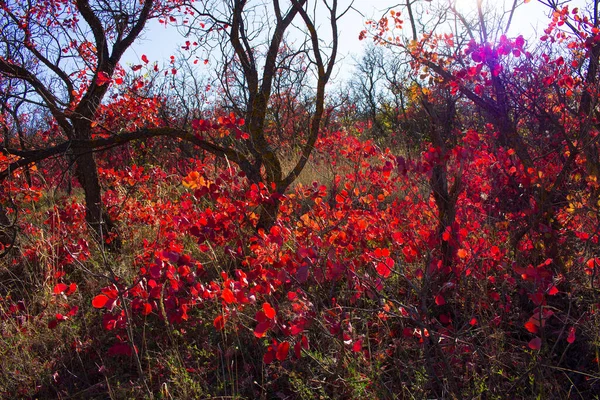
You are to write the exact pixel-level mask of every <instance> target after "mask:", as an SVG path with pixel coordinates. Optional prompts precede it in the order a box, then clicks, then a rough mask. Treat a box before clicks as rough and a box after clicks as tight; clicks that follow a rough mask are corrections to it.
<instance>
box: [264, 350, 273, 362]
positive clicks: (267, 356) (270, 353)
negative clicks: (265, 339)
mask: <svg viewBox="0 0 600 400" xmlns="http://www.w3.org/2000/svg"><path fill="white" fill-rule="evenodd" d="M274 359H275V352H274V351H273V350H272V349H271V348H269V351H267V352H266V353H265V355H264V356H263V362H264V363H265V364H271V363H272V362H273V360H274Z"/></svg>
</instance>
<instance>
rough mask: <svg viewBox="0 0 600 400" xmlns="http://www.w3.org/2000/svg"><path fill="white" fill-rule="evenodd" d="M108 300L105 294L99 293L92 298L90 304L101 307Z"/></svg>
mask: <svg viewBox="0 0 600 400" xmlns="http://www.w3.org/2000/svg"><path fill="white" fill-rule="evenodd" d="M108 300H109V298H108V296H106V295H105V294H99V295H98V296H96V297H94V299H93V300H92V306H94V308H103V307H104V306H105V305H106V303H108Z"/></svg>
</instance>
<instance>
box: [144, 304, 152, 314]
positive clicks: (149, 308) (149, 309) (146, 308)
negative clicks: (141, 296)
mask: <svg viewBox="0 0 600 400" xmlns="http://www.w3.org/2000/svg"><path fill="white" fill-rule="evenodd" d="M151 312H152V304H150V303H144V306H143V307H142V315H149V314H150V313H151Z"/></svg>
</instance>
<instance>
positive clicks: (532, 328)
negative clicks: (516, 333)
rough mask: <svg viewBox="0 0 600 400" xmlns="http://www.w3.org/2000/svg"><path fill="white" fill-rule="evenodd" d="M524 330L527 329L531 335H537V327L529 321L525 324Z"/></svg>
mask: <svg viewBox="0 0 600 400" xmlns="http://www.w3.org/2000/svg"><path fill="white" fill-rule="evenodd" d="M525 329H527V330H528V331H529V332H531V333H537V331H538V327H537V325H536V324H535V323H534V322H533V321H531V320H529V321H527V322H525Z"/></svg>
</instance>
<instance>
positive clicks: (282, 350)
mask: <svg viewBox="0 0 600 400" xmlns="http://www.w3.org/2000/svg"><path fill="white" fill-rule="evenodd" d="M289 351H290V344H289V343H288V342H281V343H279V346H277V355H276V357H277V359H278V360H279V361H283V360H285V359H286V358H287V355H288V352H289Z"/></svg>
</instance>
